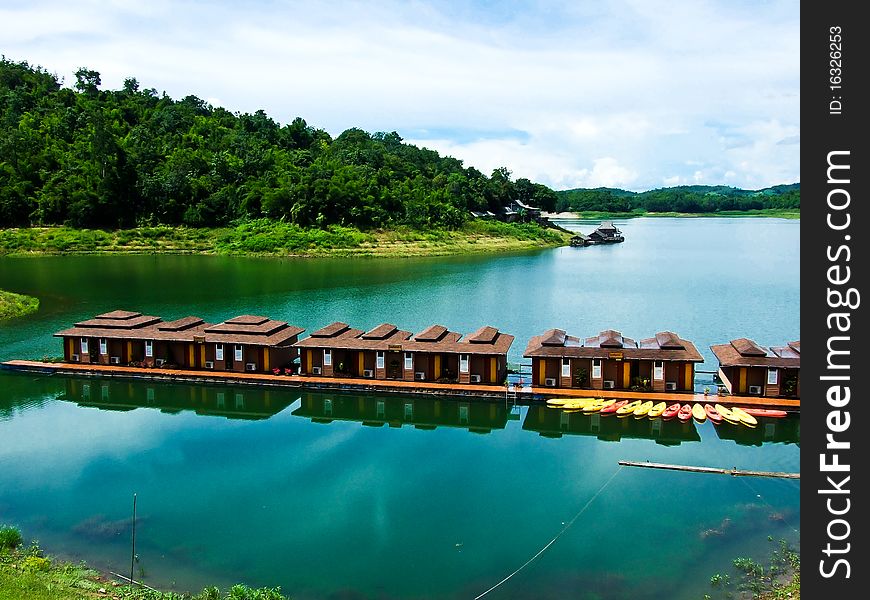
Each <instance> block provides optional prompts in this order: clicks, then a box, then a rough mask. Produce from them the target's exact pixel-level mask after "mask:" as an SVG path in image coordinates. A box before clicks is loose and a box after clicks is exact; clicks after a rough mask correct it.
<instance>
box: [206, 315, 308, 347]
mask: <svg viewBox="0 0 870 600" xmlns="http://www.w3.org/2000/svg"><path fill="white" fill-rule="evenodd" d="M303 331H305V330H304V329H302V328H301V327H294V326H293V325H290V324H288V323H287V322H286V321H276V320H274V319H270V318H269V317H260V316H254V315H241V316H238V317H234V318H232V319H229V320H227V321H224V322H223V323H218V324H217V325H210V326H208V327H206V328H205V329H204V332H205V341H206V342H217V343H226V344H253V345H257V346H282V345H286V344H287V342H289V341H291V340H293V338H295V337H296V336H298V335H299V334H300V333H302V332H303ZM293 341H295V340H293Z"/></svg>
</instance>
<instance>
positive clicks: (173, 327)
mask: <svg viewBox="0 0 870 600" xmlns="http://www.w3.org/2000/svg"><path fill="white" fill-rule="evenodd" d="M204 323H205V321H203V320H202V319H200V318H199V317H184V318H182V319H176V320H175V321H167V322H165V323H160V324H158V325H157V329H158V330H159V331H184V330H185V329H190V328H191V327H194V326H196V325H203V324H204Z"/></svg>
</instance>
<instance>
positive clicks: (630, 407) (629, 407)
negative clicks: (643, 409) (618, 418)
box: [616, 400, 640, 415]
mask: <svg viewBox="0 0 870 600" xmlns="http://www.w3.org/2000/svg"><path fill="white" fill-rule="evenodd" d="M638 406H640V400H633V401H631V402H629V403H628V404H626V405H624V406H623V407H622V408H619V409H617V410H616V414H617V415H628V414H631V413H633V412H634V411H635V410H636V409H637V407H638Z"/></svg>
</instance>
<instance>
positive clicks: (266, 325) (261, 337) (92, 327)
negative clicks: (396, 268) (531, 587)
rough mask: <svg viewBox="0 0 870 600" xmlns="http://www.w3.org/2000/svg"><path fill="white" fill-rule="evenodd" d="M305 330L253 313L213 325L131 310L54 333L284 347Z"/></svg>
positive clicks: (193, 318)
mask: <svg viewBox="0 0 870 600" xmlns="http://www.w3.org/2000/svg"><path fill="white" fill-rule="evenodd" d="M303 331H304V329H301V328H299V327H293V326H291V325H288V324H287V323H285V322H284V321H275V320H272V319H269V318H268V317H253V316H251V315H242V316H241V317H235V318H234V319H230V320H228V321H224V322H223V323H219V324H217V325H213V324H211V323H206V322H204V321H203V320H202V319H200V318H199V317H183V318H181V319H176V320H174V321H168V322H162V321H161V319H160V317H146V316H142V315H141V314H140V313H131V312H129V311H112V312H110V313H105V314H103V315H98V316H97V317H94V318H93V319H89V320H87V321H82V322H81V323H76V324H75V327H72V328H69V329H64V330H63V331H58V332H57V333H55V334H54V335H55V336H57V337H63V336H70V337H100V338H112V339H129V340H164V341H176V342H193V341H204V342H217V343H229V344H234V343H235V344H249V345H250V344H252V345H258V346H259V345H263V346H281V345H286V343H287V342H288V341H292V339H293V338H295V337H296V336H298V335H299V334H300V333H302V332H303Z"/></svg>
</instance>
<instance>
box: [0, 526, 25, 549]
mask: <svg viewBox="0 0 870 600" xmlns="http://www.w3.org/2000/svg"><path fill="white" fill-rule="evenodd" d="M23 541H24V539H23V538H22V537H21V531H20V530H19V529H18V528H17V527H12V526H10V525H2V526H0V549H6V548H8V549H10V550H14V549H15V548H17V547H18V546H20V545H21V543H22V542H23Z"/></svg>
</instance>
